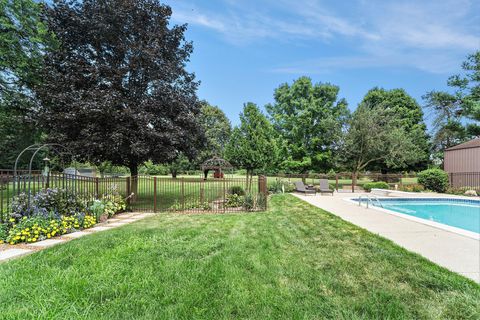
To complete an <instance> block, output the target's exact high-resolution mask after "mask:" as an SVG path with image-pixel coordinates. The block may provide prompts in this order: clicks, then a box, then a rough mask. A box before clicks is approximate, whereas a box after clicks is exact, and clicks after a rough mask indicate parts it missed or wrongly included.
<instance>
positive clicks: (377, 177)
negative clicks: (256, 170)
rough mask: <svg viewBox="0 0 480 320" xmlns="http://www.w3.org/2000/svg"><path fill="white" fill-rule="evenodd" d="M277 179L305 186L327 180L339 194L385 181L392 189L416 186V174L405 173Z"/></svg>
mask: <svg viewBox="0 0 480 320" xmlns="http://www.w3.org/2000/svg"><path fill="white" fill-rule="evenodd" d="M276 178H277V179H283V180H286V181H289V182H294V181H298V180H302V181H303V182H304V183H305V184H309V185H318V184H319V180H320V179H327V180H328V182H329V184H330V186H331V188H333V189H335V190H336V191H337V192H342V191H343V192H356V191H363V188H362V186H363V184H365V183H367V182H375V181H384V182H387V183H388V184H389V185H390V186H391V187H392V188H393V187H394V186H395V185H397V187H398V188H402V187H403V186H404V185H410V184H415V183H416V182H415V179H413V178H416V174H414V173H411V174H404V173H387V174H384V173H376V172H370V173H357V174H353V173H352V172H339V173H332V174H327V173H305V174H277V175H276Z"/></svg>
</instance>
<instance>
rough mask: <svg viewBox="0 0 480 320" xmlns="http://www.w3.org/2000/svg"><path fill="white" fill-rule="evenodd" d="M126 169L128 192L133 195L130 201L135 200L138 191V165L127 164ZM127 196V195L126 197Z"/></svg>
mask: <svg viewBox="0 0 480 320" xmlns="http://www.w3.org/2000/svg"><path fill="white" fill-rule="evenodd" d="M128 168H129V169H130V190H131V193H133V196H132V199H136V198H137V195H138V194H137V191H138V165H137V164H136V163H133V162H132V163H129V164H128ZM127 196H129V195H127Z"/></svg>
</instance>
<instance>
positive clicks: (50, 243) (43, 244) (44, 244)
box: [27, 239, 65, 248]
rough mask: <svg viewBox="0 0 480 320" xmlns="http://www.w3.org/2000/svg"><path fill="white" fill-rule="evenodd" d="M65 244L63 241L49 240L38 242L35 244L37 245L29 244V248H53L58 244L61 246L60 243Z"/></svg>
mask: <svg viewBox="0 0 480 320" xmlns="http://www.w3.org/2000/svg"><path fill="white" fill-rule="evenodd" d="M63 242H65V240H62V239H47V240H43V241H38V242H35V243H29V244H27V247H33V248H38V247H51V246H54V245H56V244H60V243H63Z"/></svg>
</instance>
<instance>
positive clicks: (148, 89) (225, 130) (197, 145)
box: [0, 0, 480, 177]
mask: <svg viewBox="0 0 480 320" xmlns="http://www.w3.org/2000/svg"><path fill="white" fill-rule="evenodd" d="M0 10H1V16H0V31H1V32H0V56H1V59H0V167H1V168H11V167H12V164H13V161H14V159H15V157H16V155H17V154H18V153H19V152H20V151H21V150H22V149H23V148H25V147H26V146H28V145H30V144H32V143H36V142H57V143H62V144H64V145H67V146H68V147H69V148H70V149H71V150H73V151H74V153H75V154H76V155H77V159H76V160H77V161H80V162H82V163H89V164H92V165H96V166H97V167H98V168H99V169H100V170H101V171H103V172H107V171H116V172H121V173H126V172H129V173H130V174H132V175H135V174H137V173H139V170H140V172H146V173H154V174H165V173H169V174H171V175H172V176H176V175H177V174H179V173H181V172H184V171H186V170H192V169H198V168H199V166H200V164H201V163H202V162H203V161H205V160H207V159H209V158H211V157H214V156H219V157H224V158H226V159H227V160H229V161H230V162H231V163H232V164H234V165H235V166H237V167H238V168H242V169H245V170H246V172H247V176H248V177H251V176H252V175H253V174H256V173H260V172H264V173H276V172H286V173H306V172H332V171H344V170H348V171H353V172H361V171H365V170H375V171H382V172H398V171H404V170H414V171H417V170H421V169H424V168H426V167H428V166H430V165H432V164H440V163H441V161H442V157H443V150H444V149H445V148H448V147H450V146H453V145H455V144H458V143H460V142H463V141H466V140H467V139H470V138H472V137H475V136H479V135H480V126H479V121H480V84H479V81H480V51H477V52H476V53H474V54H472V55H470V56H468V57H467V59H466V61H465V62H464V63H463V65H462V73H461V74H458V75H454V76H452V77H450V78H449V79H448V85H449V87H450V88H451V91H450V92H441V91H430V92H428V93H426V94H425V96H424V97H423V102H424V108H422V106H421V105H420V104H419V103H418V102H417V101H415V99H414V98H412V97H411V96H410V95H409V94H408V93H407V92H405V90H403V89H393V90H386V89H383V88H379V87H377V88H373V89H371V90H370V91H368V92H367V93H366V95H365V97H364V98H363V100H362V101H361V102H360V103H359V105H358V106H356V109H355V111H354V112H351V111H350V109H349V108H348V103H347V101H346V100H345V99H344V98H341V96H340V88H339V87H338V86H336V85H333V84H330V83H313V82H312V80H311V79H310V78H308V77H300V78H298V79H297V80H295V81H293V83H290V84H289V83H284V84H281V85H280V86H279V87H278V88H276V89H275V91H274V102H273V103H271V104H268V105H266V106H265V111H266V112H265V113H263V112H262V110H261V108H259V107H258V106H257V105H256V104H254V103H251V102H249V103H246V104H245V105H244V108H243V111H242V112H241V114H240V123H239V124H238V125H237V126H235V127H234V128H232V125H231V123H230V120H229V119H228V118H227V117H226V115H225V113H224V112H223V111H222V110H221V109H220V108H219V107H217V106H213V105H210V104H209V103H208V102H207V101H201V100H199V98H198V97H197V88H198V85H199V82H198V81H197V80H196V78H195V74H194V73H191V72H188V71H187V70H186V64H187V63H188V61H189V58H190V55H191V54H192V52H193V45H192V43H191V42H188V41H187V40H186V39H185V31H186V28H187V26H186V25H174V24H172V23H171V22H170V17H171V14H172V11H171V8H170V7H169V6H167V5H164V4H161V3H159V2H158V1H156V0H105V1H95V0H84V1H81V2H79V1H78V2H77V1H68V0H56V1H53V3H51V4H44V3H38V2H36V1H33V0H6V1H2V2H0ZM423 110H426V111H427V112H428V113H429V114H433V117H434V119H433V130H432V131H431V132H427V126H426V124H425V122H424V118H425V116H424V111H423Z"/></svg>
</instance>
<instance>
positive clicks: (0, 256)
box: [0, 249, 33, 261]
mask: <svg viewBox="0 0 480 320" xmlns="http://www.w3.org/2000/svg"><path fill="white" fill-rule="evenodd" d="M30 252H33V250H29V249H6V250H3V251H0V261H6V260H9V259H12V258H18V257H21V256H23V255H25V254H27V253H30Z"/></svg>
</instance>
